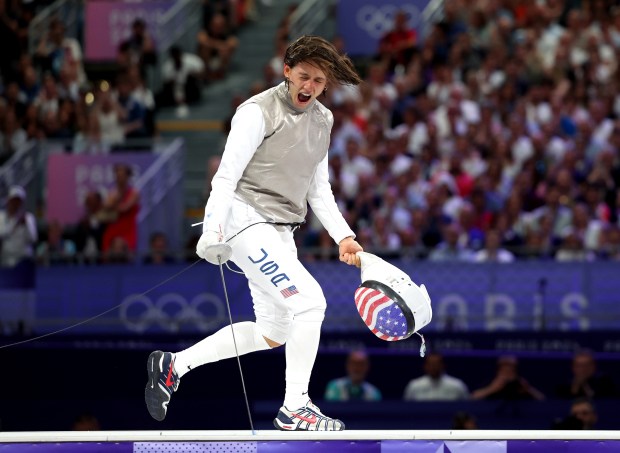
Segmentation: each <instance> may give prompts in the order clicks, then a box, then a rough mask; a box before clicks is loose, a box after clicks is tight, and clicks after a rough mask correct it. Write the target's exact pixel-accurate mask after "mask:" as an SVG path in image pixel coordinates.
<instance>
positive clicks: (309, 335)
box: [226, 199, 327, 410]
mask: <svg viewBox="0 0 620 453" xmlns="http://www.w3.org/2000/svg"><path fill="white" fill-rule="evenodd" d="M259 222H265V219H264V218H263V217H262V216H260V215H259V214H258V213H257V212H256V211H255V210H254V208H252V207H251V206H249V205H248V204H247V203H245V202H243V201H241V200H238V199H235V200H234V202H233V206H232V208H231V215H230V218H229V221H228V224H227V225H226V232H227V233H228V234H227V236H230V235H231V234H232V235H234V234H235V233H236V232H238V231H241V230H243V229H244V228H246V227H248V226H249V225H252V226H249V227H248V228H247V229H245V230H243V231H242V232H240V233H239V234H238V235H237V236H234V237H233V238H231V240H230V241H229V244H230V245H231V246H232V250H233V253H232V257H231V260H232V261H233V262H234V263H235V264H236V265H237V266H239V268H241V270H243V272H244V273H245V275H246V277H247V278H248V282H249V287H250V292H251V294H252V300H253V303H254V313H255V315H256V325H257V328H258V331H259V332H260V333H261V334H262V335H263V336H265V337H266V338H268V339H270V340H272V341H275V342H276V343H279V344H285V343H286V395H285V398H284V405H285V406H286V407H287V408H288V409H291V410H292V409H297V408H299V407H302V406H305V405H306V403H307V402H308V399H309V397H308V384H309V381H310V374H311V372H312V368H313V366H314V361H315V359H316V354H317V351H318V347H319V340H320V336H321V324H322V322H323V319H324V317H325V308H326V305H327V304H326V301H325V296H324V295H323V290H322V289H321V287H320V285H319V284H318V283H317V281H316V280H315V279H314V277H313V276H312V275H311V274H310V273H309V272H308V271H307V270H306V268H305V267H304V266H303V265H302V264H301V262H300V261H299V259H298V258H297V248H296V246H295V242H294V238H293V231H292V228H291V227H289V226H281V225H273V224H267V223H259Z"/></svg>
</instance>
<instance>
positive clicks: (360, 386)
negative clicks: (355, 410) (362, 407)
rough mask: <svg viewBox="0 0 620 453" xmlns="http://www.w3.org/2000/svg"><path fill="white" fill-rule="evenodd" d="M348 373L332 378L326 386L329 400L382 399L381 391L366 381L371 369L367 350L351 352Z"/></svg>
mask: <svg viewBox="0 0 620 453" xmlns="http://www.w3.org/2000/svg"><path fill="white" fill-rule="evenodd" d="M346 369H347V375H346V376H344V377H341V378H337V379H332V380H331V381H329V382H328V383H327V387H326V388H325V400H327V401H380V400H381V398H382V396H381V391H380V390H379V389H378V388H377V387H375V386H374V385H372V384H371V383H370V382H367V381H366V377H367V376H368V371H369V370H370V359H369V357H368V355H367V354H366V352H364V351H360V350H355V351H351V352H350V353H349V356H348V357H347V362H346Z"/></svg>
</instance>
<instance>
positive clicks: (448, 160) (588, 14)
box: [302, 0, 620, 262]
mask: <svg viewBox="0 0 620 453" xmlns="http://www.w3.org/2000/svg"><path fill="white" fill-rule="evenodd" d="M406 19H407V16H406V15H405V14H404V13H401V14H397V15H396V16H395V20H394V26H393V30H391V31H390V32H389V33H387V34H386V35H385V36H384V37H383V38H382V39H381V40H380V42H379V46H378V48H377V49H376V51H375V52H374V53H372V54H371V55H369V56H368V57H369V58H367V59H365V60H363V61H362V63H363V64H364V67H363V69H364V72H365V82H366V83H365V84H364V85H362V86H360V87H359V89H348V88H343V89H338V88H337V87H332V88H331V89H330V90H329V91H328V93H327V96H326V98H325V99H323V100H322V102H324V103H325V104H327V105H328V106H329V107H330V108H331V109H332V111H333V113H334V120H335V124H334V128H333V135H332V144H331V149H330V156H331V157H330V159H331V160H330V171H331V177H332V178H331V182H332V187H333V190H334V193H335V195H336V198H337V200H338V202H339V204H340V206H341V209H342V210H343V212H345V213H346V216H347V218H348V220H349V221H350V223H351V224H352V225H354V226H355V227H354V230H355V231H356V232H357V233H358V240H359V241H360V243H361V244H362V245H363V246H364V247H366V248H368V249H373V250H377V251H381V252H382V253H383V254H385V255H387V256H390V255H392V256H403V255H406V256H411V257H412V258H427V259H429V260H434V261H445V260H453V261H454V260H456V261H475V262H482V261H494V262H509V261H513V260H515V259H525V258H536V259H555V260H557V261H587V260H593V259H619V258H620V215H619V214H620V191H619V190H618V186H619V183H620V154H619V152H620V119H619V118H620V117H619V114H620V95H619V94H618V92H619V88H620V72H619V71H618V70H617V65H618V62H619V56H620V7H618V6H615V4H614V2H606V1H599V0H592V1H585V0H584V1H581V2H564V1H559V0H545V1H542V2H519V1H514V0H476V1H464V0H446V1H445V2H444V15H443V18H442V19H441V20H440V21H438V22H436V23H434V24H432V28H431V29H430V32H429V34H428V36H427V37H426V38H425V39H423V40H422V39H420V38H419V36H418V35H417V33H416V31H415V30H413V29H408V26H407V20H406ZM335 43H337V44H338V45H341V44H343V43H341V42H340V40H339V39H338V38H337V39H336V41H335ZM309 223H310V224H309V225H308V226H307V229H306V230H305V234H306V235H305V237H304V238H303V242H302V243H303V245H305V246H313V247H320V248H321V249H322V250H324V253H325V255H329V253H330V252H331V249H330V239H329V237H328V236H327V235H326V233H325V232H323V231H322V230H321V229H320V228H319V226H318V225H317V224H316V222H315V221H314V220H312V219H311V221H310V222H309ZM319 256H320V255H319Z"/></svg>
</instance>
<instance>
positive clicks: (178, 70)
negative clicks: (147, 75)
mask: <svg viewBox="0 0 620 453" xmlns="http://www.w3.org/2000/svg"><path fill="white" fill-rule="evenodd" d="M204 70H205V65H204V62H203V61H202V59H201V58H200V57H198V56H196V55H194V54H191V53H188V52H183V51H182V50H181V48H180V47H178V46H172V47H171V48H170V51H169V58H168V59H167V60H166V61H165V62H164V65H163V67H162V78H163V82H164V86H163V88H162V92H161V95H160V100H159V101H160V102H159V103H158V104H159V105H160V106H169V105H174V106H176V107H177V110H176V115H177V117H179V118H185V117H187V115H188V114H189V109H188V107H187V106H188V105H191V104H195V103H197V102H199V101H200V98H201V90H202V80H203V79H204Z"/></svg>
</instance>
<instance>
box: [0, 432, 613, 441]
mask: <svg viewBox="0 0 620 453" xmlns="http://www.w3.org/2000/svg"><path fill="white" fill-rule="evenodd" d="M283 440H289V441H295V440H443V441H451V440H620V431H561V430H558V431H546V430H458V431H450V430H424V431H422V430H420V431H415V430H350V431H340V432H304V431H296V432H284V431H276V430H269V431H255V432H254V433H252V432H251V431H250V430H247V431H36V432H35V431H30V432H29V431H20V432H0V443H25V442H28V443H38V442H54V443H58V442H187V441H199V442H222V441H230V442H252V441H253V442H263V441H283Z"/></svg>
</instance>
